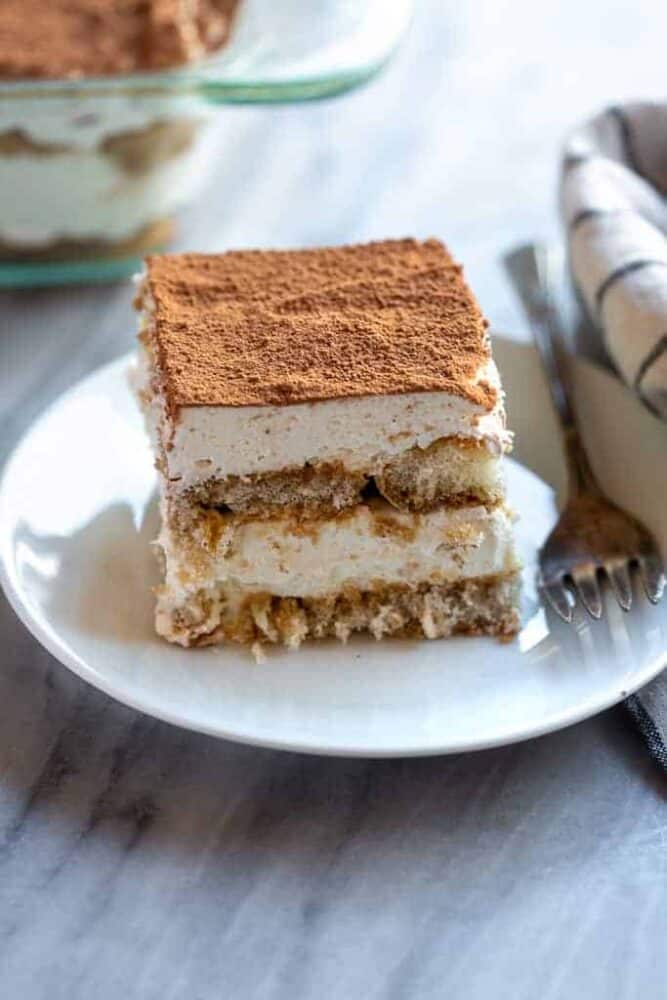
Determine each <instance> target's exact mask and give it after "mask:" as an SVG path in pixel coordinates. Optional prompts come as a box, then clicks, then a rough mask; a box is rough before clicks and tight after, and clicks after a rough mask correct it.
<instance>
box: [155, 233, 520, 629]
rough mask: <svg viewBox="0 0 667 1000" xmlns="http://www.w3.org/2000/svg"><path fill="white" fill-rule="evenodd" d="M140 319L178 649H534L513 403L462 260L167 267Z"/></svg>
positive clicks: (319, 258) (397, 255) (303, 254)
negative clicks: (512, 456)
mask: <svg viewBox="0 0 667 1000" xmlns="http://www.w3.org/2000/svg"><path fill="white" fill-rule="evenodd" d="M137 305H138V307H139V308H141V310H142V312H143V315H142V324H141V332H140V341H141V345H142V350H141V363H140V368H139V373H138V380H139V393H140V397H141V400H142V403H143V406H144V409H145V412H146V415H147V421H148V425H149V429H150V433H151V436H152V439H153V443H154V448H155V451H156V456H157V468H158V470H159V476H160V494H161V513H162V529H161V533H160V537H159V540H158V545H159V549H160V550H161V552H162V555H163V563H164V583H163V584H162V586H161V587H160V588H159V591H158V599H157V617H156V621H157V630H158V632H159V633H160V634H161V635H163V636H165V637H166V638H167V639H169V640H171V641H173V642H178V643H181V644H182V645H186V646H188V645H204V644H208V643H217V642H223V641H226V640H234V641H238V642H242V643H247V644H254V643H256V642H260V643H261V642H284V643H286V644H287V645H290V646H296V645H298V644H299V643H300V642H301V641H302V640H303V639H305V638H307V637H315V638H320V637H324V636H337V637H338V638H341V639H346V638H347V637H348V636H349V635H350V633H351V632H355V631H369V632H371V633H372V634H373V635H374V636H376V638H380V637H381V636H385V635H403V636H404V635H413V636H426V637H428V638H435V637H438V636H447V635H451V634H453V633H471V634H483V633H485V634H490V635H499V636H507V635H511V634H512V633H514V632H515V631H516V629H517V627H518V615H517V595H518V589H519V575H518V564H517V559H516V556H515V552H514V545H513V537H512V517H511V514H510V513H509V512H508V510H507V508H506V507H505V505H504V487H503V479H502V468H501V466H502V455H503V452H504V451H505V450H506V449H507V447H508V445H509V436H508V433H507V431H506V430H505V419H504V410H503V398H502V392H501V389H500V384H499V379H498V373H497V370H496V368H495V365H494V363H493V360H492V358H491V352H490V346H489V339H488V335H487V332H486V327H487V323H486V321H485V320H484V318H483V316H482V314H481V312H480V310H479V308H478V306H477V304H476V302H475V299H474V297H473V295H472V293H471V292H470V290H469V289H468V287H467V285H466V283H465V281H464V279H463V276H462V270H461V267H460V266H459V265H457V264H456V263H454V261H453V260H452V258H451V257H450V255H449V253H448V252H447V250H446V249H445V248H444V247H443V245H442V244H441V243H439V242H437V241H436V240H427V241H426V242H424V243H418V242H416V241H414V240H398V241H386V242H382V243H371V244H368V245H366V246H351V247H339V248H332V249H318V250H300V251H280V252H261V251H248V252H235V253H226V254H220V255H215V256H208V255H199V254H183V255H173V256H165V257H152V258H149V260H148V262H147V270H146V273H145V275H144V276H143V279H142V281H141V285H140V290H139V295H138V300H137Z"/></svg>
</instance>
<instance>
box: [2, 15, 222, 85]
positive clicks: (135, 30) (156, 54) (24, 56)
mask: <svg viewBox="0 0 667 1000" xmlns="http://www.w3.org/2000/svg"><path fill="white" fill-rule="evenodd" d="M237 3H238V0H188V2H185V0H46V2H45V0H0V77H4V78H5V79H7V78H10V79H11V78H14V79H21V78H26V77H35V78H47V79H58V78H69V79H72V78H77V77H83V76H105V75H108V74H112V73H135V72H138V71H141V70H157V69H162V68H163V67H167V66H177V65H179V64H181V63H186V62H189V61H191V60H193V59H196V58H198V57H199V56H202V55H204V54H205V53H206V52H207V51H209V50H211V49H214V48H217V47H218V46H220V45H222V44H223V42H224V41H225V40H226V37H227V35H228V33H229V28H230V25H231V18H232V16H233V13H234V9H235V8H236V6H237Z"/></svg>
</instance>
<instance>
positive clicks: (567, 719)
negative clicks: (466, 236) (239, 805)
mask: <svg viewBox="0 0 667 1000" xmlns="http://www.w3.org/2000/svg"><path fill="white" fill-rule="evenodd" d="M494 339H496V340H509V341H510V342H511V343H513V344H515V345H517V344H518V345H520V346H524V347H526V348H527V349H530V345H528V344H523V345H521V342H518V341H516V340H513V339H512V338H508V337H502V336H499V335H498V334H495V335H494ZM134 355H135V352H134V351H129V352H128V353H126V354H124V355H122V356H120V357H118V358H115V359H114V360H112V361H110V362H107V363H106V364H104V365H101V366H99V367H98V368H96V369H94V370H93V371H92V372H89V373H88V374H87V375H85V376H84V377H83V378H81V379H79V380H78V381H76V382H75V383H74V384H73V385H71V386H69V387H68V388H67V389H65V390H64V391H63V392H62V393H60V394H59V395H58V396H57V397H56V398H55V399H54V400H53V401H52V402H51V403H49V404H48V405H47V406H46V407H45V408H44V409H43V410H41V411H40V412H39V413H38V414H37V415H36V416H35V417H34V419H33V420H32V421H31V422H30V424H29V425H28V426H27V427H26V428H25V429H24V431H23V433H22V434H21V435H20V437H19V438H18V440H17V441H16V442H15V443H14V445H13V447H12V448H11V450H10V452H9V454H8V456H7V458H6V460H5V462H4V463H3V466H2V469H1V470H0V586H1V587H2V590H3V592H4V594H5V596H6V598H7V601H8V603H9V605H10V607H11V608H12V610H13V611H14V613H15V615H16V616H17V618H18V619H19V621H20V622H22V623H23V625H24V626H25V627H26V628H27V629H28V631H29V632H30V633H31V635H32V636H33V637H34V638H35V639H36V640H37V641H38V642H39V643H40V645H41V646H42V647H43V648H44V649H46V650H47V652H49V653H50V654H51V655H52V656H53V657H54V658H55V659H56V660H57V661H58V662H59V663H62V664H63V666H65V667H67V668H68V669H69V670H71V671H72V673H74V674H75V675H76V676H77V677H79V678H81V680H83V681H85V682H86V683H88V684H90V685H91V686H92V687H95V688H97V689H98V690H100V691H102V692H103V693H104V694H105V695H107V696H108V697H110V698H112V699H114V701H116V702H118V703H119V704H122V705H125V706H126V707H129V708H131V709H132V710H134V711H138V712H141V713H142V714H144V715H147V716H149V717H151V718H155V719H158V720H160V721H162V722H166V723H168V724H170V725H173V726H176V727H178V728H180V729H186V730H189V731H192V732H199V733H202V734H204V735H206V736H210V737H214V738H217V739H225V740H229V741H231V742H234V743H239V744H242V745H245V746H254V747H261V748H264V749H273V750H286V751H289V752H293V753H304V754H312V755H319V756H330V757H341V758H344V757H350V758H367V759H391V758H394V759H396V758H408V757H438V756H448V755H450V754H458V753H469V752H474V751H479V750H487V749H492V748H494V747H499V746H510V745H512V744H514V743H520V742H523V741H524V740H529V739H535V738H537V737H540V736H545V735H547V734H549V733H553V732H557V731H559V730H561V729H566V728H568V727H569V726H573V725H576V724H577V723H579V722H583V721H584V720H586V719H588V718H592V717H593V716H595V715H597V714H599V713H600V712H604V711H606V710H607V709H609V708H612V707H613V706H614V705H617V704H619V703H620V702H621V701H622V700H623V699H624V698H626V697H628V696H629V695H631V694H633V693H635V692H636V691H638V690H639V689H640V688H641V687H643V686H644V685H645V684H647V683H649V681H651V680H653V678H655V677H656V676H657V675H658V674H659V673H661V671H662V670H663V669H665V667H667V648H666V649H664V650H663V651H662V652H660V653H658V654H657V655H656V656H655V658H653V659H650V660H649V661H648V662H647V663H646V664H645V666H644V667H643V669H642V670H640V671H638V672H637V673H636V674H635V675H633V677H632V679H631V682H630V683H629V684H628V685H627V687H624V688H623V689H622V690H621V691H620V692H619V691H615V690H612V691H609V692H607V693H606V694H605V696H604V697H601V698H599V697H598V698H594V697H589V698H588V699H586V700H585V701H583V702H581V703H580V704H578V705H577V707H576V708H575V709H572V708H568V709H563V710H561V711H560V712H557V713H556V714H555V715H554V716H549V717H547V718H546V719H543V720H542V721H541V722H540V723H537V724H536V725H534V726H530V727H528V728H526V727H525V726H523V727H521V729H520V730H515V731H510V732H509V733H506V734H500V735H498V736H495V737H489V738H488V739H476V740H472V741H467V742H466V741H459V742H457V743H452V742H451V741H450V742H449V743H445V744H441V745H430V746H423V747H416V746H414V747H408V748H406V747H401V746H396V747H383V748H381V749H371V748H369V747H367V746H363V747H362V746H354V745H352V744H350V745H347V746H345V747H344V748H341V747H337V746H332V745H327V744H318V743H317V742H312V741H305V740H299V739H294V740H290V739H280V738H267V737H262V736H257V735H254V734H252V733H249V732H244V731H242V730H238V729H236V730H234V731H230V730H229V729H227V728H225V727H221V726H217V727H215V726H212V725H206V724H205V723H200V722H198V721H197V720H191V719H188V718H184V717H182V716H179V715H178V714H177V713H174V712H170V711H168V710H165V709H163V708H161V707H160V706H157V707H156V706H154V705H153V704H152V703H151V701H150V699H149V698H144V699H142V698H141V697H136V696H134V695H133V694H132V692H129V693H127V692H125V691H122V690H119V689H118V687H117V686H114V685H113V684H112V683H111V682H109V681H108V680H107V678H106V676H105V675H104V674H100V673H99V672H98V671H96V669H95V667H93V666H91V665H89V664H88V663H87V662H86V661H85V660H84V659H83V658H82V657H81V656H79V655H78V654H77V653H76V652H75V651H74V650H72V649H71V648H70V646H69V645H68V643H67V642H65V641H64V640H63V639H61V638H60V637H59V636H58V634H57V633H56V632H55V631H54V629H53V628H52V627H50V626H49V625H48V623H43V622H42V620H40V618H39V617H37V616H35V615H34V614H33V612H32V610H31V608H30V607H29V605H28V603H27V602H26V600H25V599H24V597H23V596H22V591H21V588H20V587H19V586H18V583H17V581H16V579H15V574H14V572H13V571H12V570H13V568H14V567H15V560H14V559H13V558H11V553H12V551H13V547H12V545H11V537H10V533H9V531H8V530H7V525H8V522H9V518H8V516H7V511H6V505H7V484H8V483H9V481H10V478H11V474H12V470H13V468H14V466H15V464H16V463H17V462H18V461H19V460H20V458H21V453H22V451H23V449H24V447H25V446H26V444H27V442H28V440H29V438H30V436H31V435H32V434H33V433H34V431H35V430H36V429H37V427H38V426H39V425H40V424H42V423H44V422H46V421H47V420H48V419H49V417H50V415H51V413H52V412H53V411H55V410H57V409H58V408H59V407H60V406H61V405H62V403H63V401H64V400H65V399H66V398H67V397H69V396H70V395H73V394H74V393H76V392H77V391H79V390H80V389H81V388H82V387H83V386H84V385H85V384H86V383H87V382H89V381H92V380H93V379H95V378H100V377H104V376H105V375H106V376H109V375H110V374H111V373H112V371H113V369H118V370H119V371H124V370H125V369H126V368H127V366H128V364H129V362H130V360H131V358H132V357H133V356H134ZM576 363H577V364H590V363H589V362H586V361H584V360H583V359H581V358H578V359H576ZM590 367H594V368H598V366H595V365H590ZM517 464H521V463H517ZM522 467H523V468H527V469H528V467H527V466H522ZM528 471H529V472H532V470H530V469H528ZM532 474H533V475H535V473H532ZM538 478H539V477H538ZM471 641H473V640H471Z"/></svg>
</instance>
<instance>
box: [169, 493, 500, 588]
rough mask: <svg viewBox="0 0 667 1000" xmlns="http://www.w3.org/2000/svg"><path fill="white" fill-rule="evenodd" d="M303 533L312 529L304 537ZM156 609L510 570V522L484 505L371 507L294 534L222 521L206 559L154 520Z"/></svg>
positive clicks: (269, 523)
mask: <svg viewBox="0 0 667 1000" xmlns="http://www.w3.org/2000/svg"><path fill="white" fill-rule="evenodd" d="M311 529H312V530H311ZM159 544H160V546H161V547H162V549H163V550H164V553H165V556H166V577H165V584H166V591H164V592H163V594H162V600H161V603H162V606H163V607H164V606H165V602H166V603H168V604H172V605H173V606H179V605H181V604H182V603H183V602H184V601H187V599H188V596H189V595H190V594H192V593H193V592H195V591H197V590H199V589H200V588H210V587H216V586H219V585H225V586H228V587H230V588H231V590H232V591H238V590H240V591H243V592H246V593H253V592H257V591H260V592H265V593H270V594H276V595H279V596H283V597H286V596H292V597H316V596H322V595H326V594H330V593H332V592H335V591H338V590H340V588H341V587H344V586H352V587H358V588H360V589H362V590H364V589H368V588H369V587H371V586H373V585H374V584H392V583H403V584H406V583H407V584H410V583H422V582H430V583H443V582H447V581H452V580H459V579H468V578H471V577H477V576H487V575H491V574H498V573H507V572H511V571H513V570H514V569H516V568H517V565H518V564H517V559H516V555H515V552H514V546H513V540H512V515H511V514H510V513H509V512H508V511H507V510H506V509H504V508H502V507H497V508H495V509H493V510H487V509H486V508H485V507H483V506H474V507H462V508H456V509H445V508H443V509H440V510H435V511H432V512H430V513H428V514H405V513H400V512H399V511H396V510H395V509H394V508H392V507H391V506H390V505H389V504H387V503H385V502H382V501H379V502H378V503H377V504H374V505H372V506H359V507H355V508H354V509H353V510H352V511H351V512H349V513H346V514H344V515H341V516H339V517H336V518H332V519H330V520H325V521H320V522H313V523H311V525H309V526H308V530H306V531H303V530H297V531H295V530H294V524H293V522H290V521H289V520H287V519H285V518H281V517H277V518H272V519H269V520H264V521H246V522H238V521H233V520H230V523H229V526H228V527H227V528H226V529H223V531H222V533H221V535H220V538H219V540H218V541H217V543H216V546H215V549H214V551H213V552H209V553H206V552H204V551H203V550H201V549H200V547H199V546H197V555H196V558H193V555H192V549H191V548H190V547H189V546H187V547H185V548H181V547H180V545H179V543H178V540H177V539H175V538H174V536H173V535H172V533H171V532H170V530H169V527H168V523H167V520H166V517H165V516H164V512H163V527H162V531H161V534H160V538H159Z"/></svg>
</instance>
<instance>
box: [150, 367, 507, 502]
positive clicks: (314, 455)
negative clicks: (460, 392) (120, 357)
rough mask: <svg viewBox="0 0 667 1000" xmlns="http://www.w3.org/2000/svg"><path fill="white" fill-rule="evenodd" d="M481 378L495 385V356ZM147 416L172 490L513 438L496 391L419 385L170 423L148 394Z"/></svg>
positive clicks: (190, 413)
mask: <svg viewBox="0 0 667 1000" xmlns="http://www.w3.org/2000/svg"><path fill="white" fill-rule="evenodd" d="M142 354H143V355H144V356H143V357H142V358H140V361H139V366H138V368H137V372H136V376H135V384H137V386H138V387H139V388H141V387H143V388H144V389H146V388H147V386H148V384H149V371H148V364H147V359H146V356H145V353H144V352H142ZM479 378H480V379H486V380H487V381H488V382H490V383H491V384H494V385H496V386H498V387H499V377H498V372H497V369H496V367H495V364H494V363H493V361H490V362H489V363H488V364H487V365H485V367H484V368H483V369H482V370H481V371H480V373H479ZM147 395H148V396H149V397H150V391H148V392H147ZM146 419H147V423H148V425H149V428H148V429H149V433H150V434H151V438H152V439H153V441H154V442H156V441H158V440H161V441H162V444H163V446H166V448H165V459H166V470H167V476H168V478H169V480H170V483H171V486H172V489H175V490H176V491H179V490H185V489H187V488H189V487H191V486H194V485H196V484H197V483H201V482H205V481H206V480H207V479H210V478H214V479H217V478H223V477H225V476H252V475H255V474H258V473H266V472H273V471H277V470H280V469H288V468H300V467H302V466H304V465H306V464H316V463H323V462H331V463H333V462H340V463H342V464H343V465H344V466H345V468H346V469H349V470H350V471H356V470H359V471H364V472H366V473H367V474H369V475H373V474H375V473H376V472H379V471H380V470H381V469H382V466H383V465H384V464H385V463H386V461H387V459H388V458H391V457H393V456H396V455H399V454H400V453H401V452H404V451H407V450H409V449H410V448H414V447H419V448H427V447H428V446H429V445H430V444H432V443H433V442H434V441H436V440H438V438H442V437H455V436H459V437H463V438H472V439H474V440H478V441H483V442H484V443H485V444H486V445H487V447H488V448H489V451H490V452H491V453H492V454H494V455H497V456H499V455H500V454H501V453H502V451H503V450H504V449H506V448H507V447H508V446H509V443H510V441H511V435H510V434H509V432H508V431H507V430H506V429H505V413H504V407H503V403H502V393H501V392H500V391H499V395H498V403H497V405H496V406H495V408H494V409H493V410H492V411H491V412H486V411H485V410H483V409H482V408H481V407H480V406H477V405H475V404H474V403H471V402H470V401H469V400H466V399H463V398H461V397H460V396H455V395H452V394H449V393H446V392H418V393H405V394H394V395H387V396H360V397H353V398H347V399H330V400H323V401H321V402H314V403H297V404H294V405H290V406H236V407H233V406H189V407H184V408H182V409H181V410H180V412H179V413H178V415H177V418H176V420H175V421H174V423H173V424H172V423H171V422H170V421H169V420H168V418H167V417H166V416H165V415H164V411H163V407H162V405H161V402H160V400H158V399H156V398H154V399H153V403H152V405H151V406H150V407H149V408H148V412H147V414H146Z"/></svg>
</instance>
